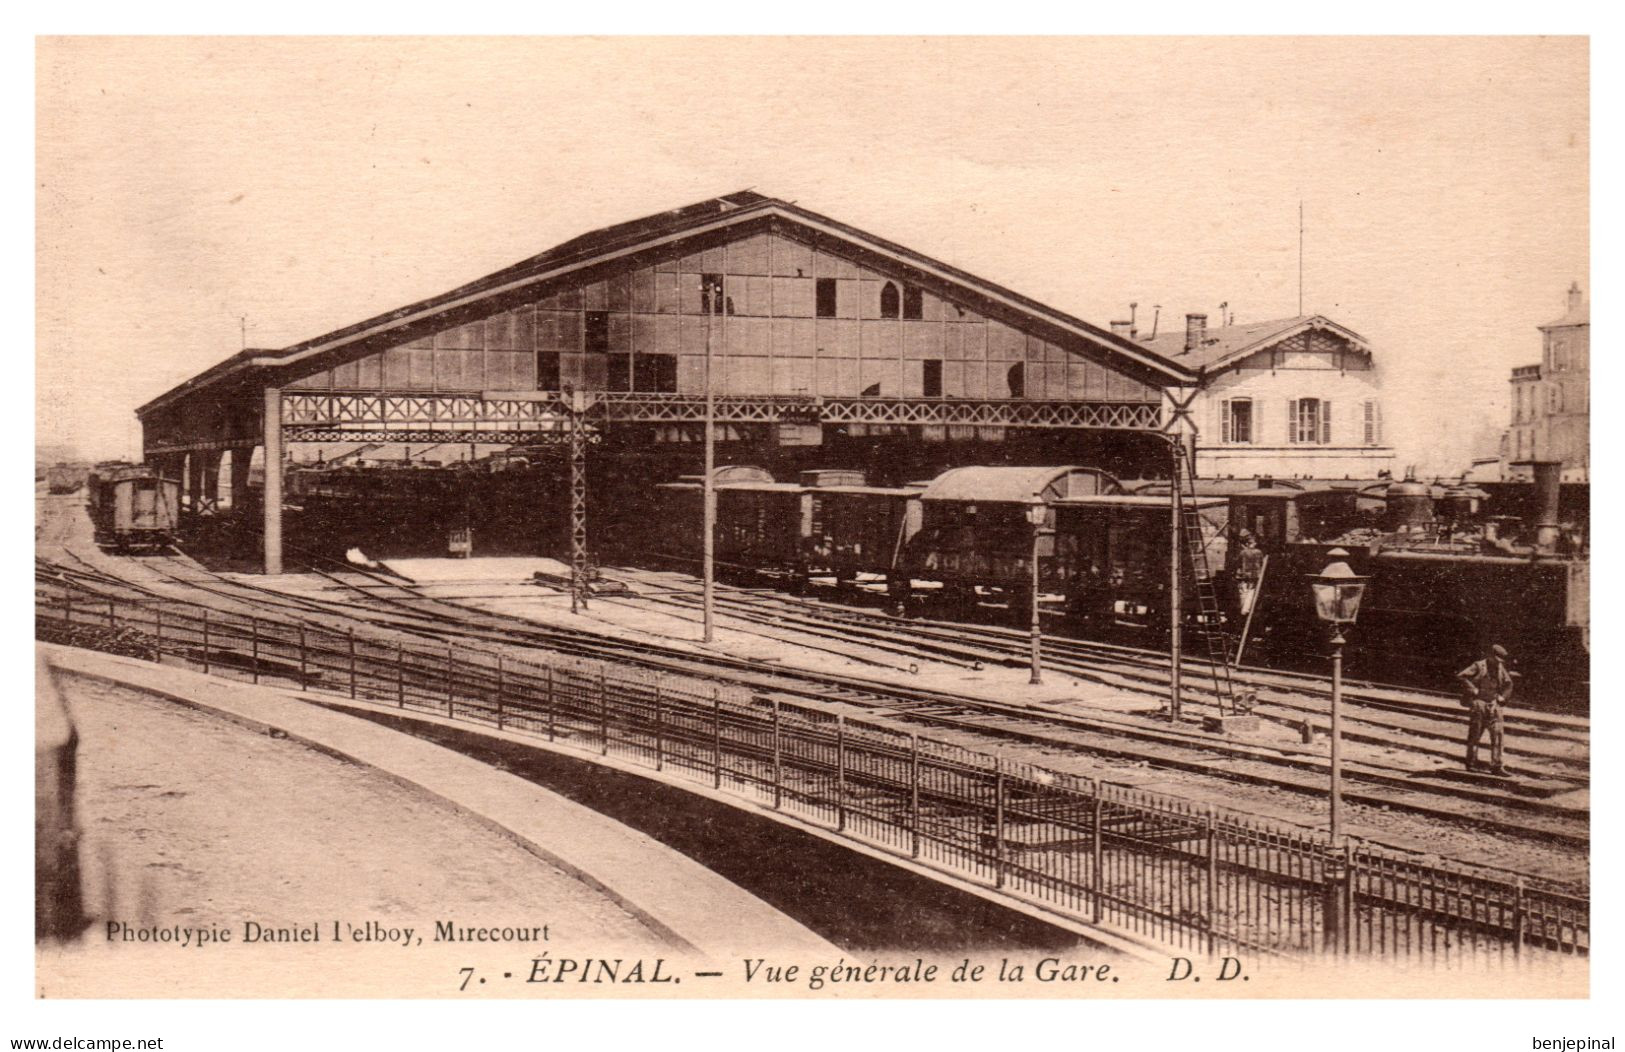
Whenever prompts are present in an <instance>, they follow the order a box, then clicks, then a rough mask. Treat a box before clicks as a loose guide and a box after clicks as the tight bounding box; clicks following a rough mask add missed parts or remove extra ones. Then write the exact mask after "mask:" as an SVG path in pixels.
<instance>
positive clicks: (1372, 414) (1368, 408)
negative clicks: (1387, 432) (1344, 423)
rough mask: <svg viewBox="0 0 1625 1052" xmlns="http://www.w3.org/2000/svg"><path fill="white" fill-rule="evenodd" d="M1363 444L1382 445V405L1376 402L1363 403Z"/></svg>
mask: <svg viewBox="0 0 1625 1052" xmlns="http://www.w3.org/2000/svg"><path fill="white" fill-rule="evenodd" d="M1365 444H1366V445H1368V446H1380V445H1382V406H1381V404H1379V403H1377V402H1367V403H1366V404H1365Z"/></svg>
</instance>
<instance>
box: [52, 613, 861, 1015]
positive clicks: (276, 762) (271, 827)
mask: <svg viewBox="0 0 1625 1052" xmlns="http://www.w3.org/2000/svg"><path fill="white" fill-rule="evenodd" d="M41 650H42V652H43V654H44V657H45V659H46V663H47V664H48V666H49V668H50V670H51V671H50V678H51V680H52V684H53V685H54V686H55V688H56V689H57V691H58V693H59V694H60V695H61V696H62V698H63V699H64V701H65V703H66V706H67V708H68V710H69V713H70V715H71V717H72V720H73V722H74V725H75V729H76V731H77V735H78V739H79V748H78V763H77V766H78V794H77V795H78V812H79V817H78V821H79V825H80V829H81V836H82V840H81V850H80V858H81V864H82V869H83V871H84V873H83V880H82V885H83V888H84V899H85V907H86V912H87V914H88V919H89V920H90V922H91V923H90V926H89V927H88V928H87V929H86V931H85V933H84V935H83V936H82V937H81V938H80V939H79V940H78V941H77V942H76V943H69V944H63V945H53V944H42V948H41V950H40V952H39V957H38V971H37V983H38V993H39V995H40V996H45V997H75V996H85V997H104V996H345V997H353V996H391V997H395V996H435V995H445V996H450V995H451V994H454V993H456V992H458V989H457V987H458V984H459V983H460V982H461V980H462V977H461V976H460V975H459V974H457V972H458V969H460V968H462V967H465V966H466V967H477V968H480V969H481V970H482V971H484V970H485V968H486V967H489V969H491V974H492V981H493V982H496V977H497V976H499V975H501V974H503V972H506V973H507V975H508V976H509V978H508V980H507V981H506V983H503V984H499V985H514V987H515V988H514V989H513V991H512V993H514V995H516V996H518V995H521V994H523V993H525V992H526V991H524V990H522V989H520V988H519V986H520V985H522V984H517V983H515V980H514V977H515V976H516V975H517V976H518V977H519V978H520V979H523V978H524V977H525V976H526V975H527V974H528V972H529V970H530V967H531V962H532V959H533V958H534V957H535V955H537V954H541V953H544V952H548V953H550V954H551V955H552V957H554V958H560V957H571V956H574V957H606V956H607V957H622V958H626V959H628V960H631V959H634V958H638V959H642V958H646V959H649V960H651V961H652V960H653V959H654V958H656V957H662V958H664V959H666V960H667V961H668V964H667V966H666V967H667V974H668V975H669V974H671V973H672V970H673V969H674V968H677V969H678V970H681V971H689V972H691V970H692V968H695V967H704V965H705V963H706V962H712V961H717V962H720V961H723V960H727V959H729V958H731V957H733V956H735V955H737V954H739V953H742V952H744V951H746V950H747V949H748V950H749V951H750V952H752V953H754V954H756V955H760V954H761V953H763V952H785V953H798V954H800V953H823V952H826V951H827V952H838V951H837V950H835V948H834V947H833V946H831V945H830V944H829V943H828V942H827V941H826V940H824V939H822V938H820V937H819V936H817V935H815V934H814V933H813V932H811V931H809V930H808V929H807V928H805V927H804V926H802V925H801V924H799V923H797V922H796V921H794V920H792V919H791V918H790V917H788V916H786V915H785V914H783V913H781V912H780V911H778V910H776V909H774V908H772V907H771V906H769V905H767V904H766V903H764V902H762V901H761V900H760V899H758V898H756V897H755V896H753V895H751V894H749V893H748V892H746V891H745V890H744V889H742V888H740V887H738V886H737V885H735V884H733V883H731V882H730V881H728V880H726V879H724V878H723V877H721V876H719V875H717V874H716V873H714V872H712V871H711V870H709V869H706V868H705V867H703V866H701V865H699V864H698V863H696V862H694V861H693V860H692V859H690V858H688V857H687V856H685V855H682V854H680V853H678V852H676V851H674V850H672V849H671V848H668V847H666V846H664V845H662V844H660V843H658V842H657V841H655V840H653V839H651V838H649V837H647V836H644V835H642V834H639V833H637V832H635V831H633V830H631V829H629V828H627V827H626V826H623V825H621V824H620V823H617V822H615V821H613V820H611V819H609V818H607V817H605V816H603V815H600V814H598V813H597V812H595V811H592V810H590V809H588V808H586V807H583V806H581V805H579V804H576V803H574V802H572V801H570V800H568V799H565V798H564V797H562V796H560V795H558V794H556V793H553V792H550V791H548V790H546V789H544V788H542V787H540V786H537V785H535V784H534V783H532V782H529V781H527V780H524V779H522V778H519V777H517V776H515V775H512V774H508V773H506V772H504V771H501V770H497V769H495V768H493V767H491V766H489V765H487V764H485V763H482V762H479V761H477V760H473V759H470V758H468V757H466V756H464V755H462V754H460V753H457V752H455V751H453V750H450V749H447V748H444V747H442V746H438V745H435V744H432V743H429V742H426V741H423V740H421V739H418V738H414V737H411V736H408V735H404V734H401V733H399V732H397V731H394V730H390V729H388V728H385V727H382V726H379V725H377V724H376V723H372V722H370V721H367V720H364V719H359V718H356V717H354V716H349V715H346V714H343V713H338V712H334V711H331V710H328V709H324V708H321V707H318V706H315V705H311V704H308V703H307V702H304V701H301V700H299V699H297V698H294V697H290V696H288V695H286V694H285V693H283V692H282V691H279V690H277V689H274V688H267V687H257V686H253V685H249V684H243V683H237V682H231V681H225V680H221V679H218V678H213V677H208V676H205V675H202V674H200V673H195V672H191V671H188V670H186V669H181V668H175V667H171V666H163V665H153V664H150V663H147V662H141V661H134V660H130V659H125V658H121V657H117V656H112V655H107V654H101V653H96V652H92V651H85V650H77V649H71V648H63V647H54V646H49V645H44V644H42V645H41ZM48 686H49V685H47V687H46V688H44V689H48ZM442 924H445V925H450V926H451V927H452V928H454V929H457V930H458V931H463V930H465V929H488V930H489V931H490V932H507V933H508V934H507V936H506V937H503V936H498V937H497V938H495V939H491V940H489V941H487V940H485V939H471V940H460V939H446V938H444V937H442V936H443V935H444V934H445V933H444V932H443V931H442V930H441V925H442ZM110 925H119V926H122V927H119V928H117V929H114V928H110V927H109V926H110ZM335 926H336V927H335ZM206 927H208V928H215V929H225V930H227V931H230V932H231V934H232V937H233V940H234V941H232V942H231V943H229V944H225V945H211V946H205V947H203V948H201V949H200V948H195V947H190V946H189V947H185V948H181V947H180V946H179V945H178V944H176V943H173V942H164V943H159V942H157V941H141V940H132V939H128V938H126V937H125V935H124V932H125V931H126V930H159V929H177V928H178V929H186V928H192V929H203V928H206ZM543 927H545V928H546V929H547V931H546V935H545V938H542V939H537V938H535V936H536V935H537V934H538V932H537V929H538V928H543ZM407 928H410V929H413V938H414V939H415V940H416V941H414V942H413V943H411V944H407V943H405V942H403V941H401V940H402V939H404V931H405V929H407ZM251 931H252V932H254V933H257V934H262V935H263V934H264V933H266V932H272V931H276V932H284V931H286V932H291V933H294V934H293V939H294V940H296V942H295V943H294V944H292V945H289V944H286V943H280V942H278V941H275V940H272V939H265V938H262V939H258V940H253V941H250V940H249V934H250V932H251ZM311 931H314V932H316V933H317V936H318V937H319V939H320V940H321V941H320V942H319V943H318V942H317V941H315V940H314V939H311V938H310V937H309V936H308V935H301V934H300V933H303V932H311ZM362 932H368V933H372V932H378V933H382V934H380V935H379V936H378V937H377V938H367V939H366V940H365V941H361V938H362V936H361V935H360V934H358V933H362ZM392 932H393V933H396V934H394V935H390V934H389V933H392ZM522 935H524V936H528V937H523V938H522V937H521V936H522ZM334 936H337V939H335V938H334ZM764 948H765V949H764ZM456 961H461V963H460V964H454V963H453V962H456ZM676 962H685V963H684V964H683V965H682V966H679V965H678V964H677V963H676ZM448 968H449V969H450V970H449V971H448ZM499 968H500V969H502V971H497V970H496V969H499ZM691 981H692V980H691ZM493 992H496V993H502V992H505V991H502V990H498V991H493ZM532 992H533V991H532ZM669 992H670V993H672V994H674V995H677V996H685V995H687V996H692V995H694V994H696V993H698V992H699V991H696V990H692V989H690V990H683V989H682V988H681V987H680V986H678V987H676V988H674V989H672V990H671V991H669ZM573 993H580V992H574V991H573Z"/></svg>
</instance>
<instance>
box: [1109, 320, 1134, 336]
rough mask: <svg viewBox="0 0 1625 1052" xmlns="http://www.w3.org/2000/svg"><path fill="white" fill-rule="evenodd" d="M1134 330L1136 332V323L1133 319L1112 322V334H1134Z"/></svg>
mask: <svg viewBox="0 0 1625 1052" xmlns="http://www.w3.org/2000/svg"><path fill="white" fill-rule="evenodd" d="M1133 332H1134V323H1133V322H1131V321H1114V322H1112V335H1113V336H1125V337H1126V336H1131V335H1133Z"/></svg>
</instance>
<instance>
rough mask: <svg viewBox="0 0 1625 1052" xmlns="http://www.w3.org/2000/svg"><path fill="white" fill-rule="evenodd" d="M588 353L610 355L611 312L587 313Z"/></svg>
mask: <svg viewBox="0 0 1625 1052" xmlns="http://www.w3.org/2000/svg"><path fill="white" fill-rule="evenodd" d="M586 351H587V353H588V354H608V353H609V311H603V310H590V311H588V312H587V317H586Z"/></svg>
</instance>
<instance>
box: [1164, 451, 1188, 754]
mask: <svg viewBox="0 0 1625 1052" xmlns="http://www.w3.org/2000/svg"><path fill="white" fill-rule="evenodd" d="M1168 448H1169V451H1170V452H1171V453H1172V455H1173V461H1172V464H1171V465H1170V468H1171V470H1170V471H1169V473H1168V478H1169V486H1168V516H1169V525H1168V716H1169V719H1171V720H1172V721H1173V722H1174V723H1178V722H1179V714H1180V707H1181V705H1182V703H1183V702H1184V697H1183V684H1182V683H1181V682H1180V680H1181V678H1182V674H1183V672H1184V660H1185V656H1184V654H1183V653H1182V651H1183V649H1184V648H1183V646H1182V645H1181V644H1182V643H1183V642H1184V639H1183V631H1182V630H1183V628H1184V624H1183V620H1184V613H1185V611H1184V605H1185V604H1184V599H1183V597H1182V596H1181V595H1180V591H1181V585H1183V584H1184V581H1183V580H1182V579H1181V577H1180V570H1181V569H1182V563H1183V555H1184V552H1183V548H1184V541H1185V537H1184V532H1185V531H1184V515H1183V511H1184V509H1183V508H1182V507H1181V502H1182V501H1183V499H1184V495H1183V494H1182V493H1181V492H1180V488H1179V487H1180V476H1181V474H1182V471H1181V469H1182V468H1183V467H1184V466H1185V465H1184V463H1183V461H1184V459H1185V445H1184V443H1183V442H1182V441H1180V438H1179V436H1178V435H1175V436H1174V440H1173V441H1172V442H1170V443H1169V445H1168Z"/></svg>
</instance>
